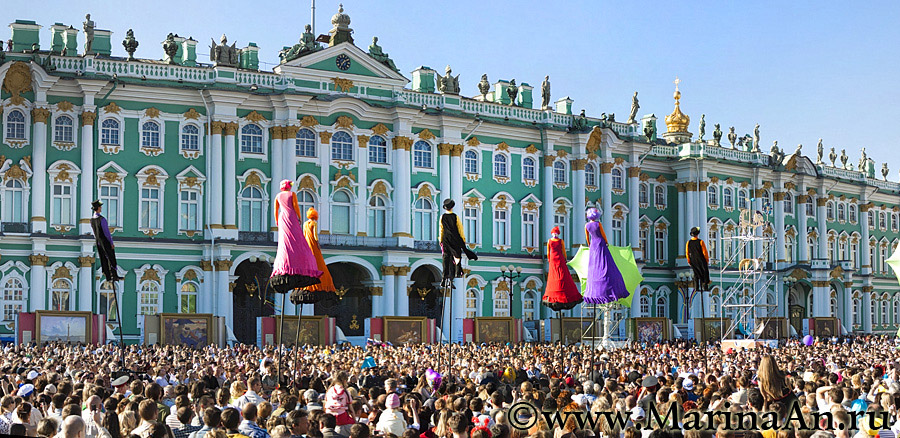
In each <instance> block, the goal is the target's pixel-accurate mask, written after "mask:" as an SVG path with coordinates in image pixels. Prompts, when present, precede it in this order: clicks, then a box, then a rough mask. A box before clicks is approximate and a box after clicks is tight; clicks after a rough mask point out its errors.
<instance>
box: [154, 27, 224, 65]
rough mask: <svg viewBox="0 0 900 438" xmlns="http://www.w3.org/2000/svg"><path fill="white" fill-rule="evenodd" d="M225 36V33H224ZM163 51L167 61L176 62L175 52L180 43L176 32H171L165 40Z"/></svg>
mask: <svg viewBox="0 0 900 438" xmlns="http://www.w3.org/2000/svg"><path fill="white" fill-rule="evenodd" d="M223 37H224V35H223ZM162 46H163V52H165V53H166V62H168V63H169V64H175V54H176V53H178V43H176V42H175V34H173V33H169V35H167V36H166V40H165V41H163V44H162Z"/></svg>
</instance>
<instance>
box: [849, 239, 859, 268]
mask: <svg viewBox="0 0 900 438" xmlns="http://www.w3.org/2000/svg"><path fill="white" fill-rule="evenodd" d="M857 266H859V241H858V240H857V237H853V238H852V239H851V240H850V267H852V268H854V269H856V267H857Z"/></svg>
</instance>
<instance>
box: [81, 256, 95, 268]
mask: <svg viewBox="0 0 900 438" xmlns="http://www.w3.org/2000/svg"><path fill="white" fill-rule="evenodd" d="M94 261H95V259H94V258H93V257H91V256H81V257H78V266H80V267H82V268H90V267H91V266H93V265H94Z"/></svg>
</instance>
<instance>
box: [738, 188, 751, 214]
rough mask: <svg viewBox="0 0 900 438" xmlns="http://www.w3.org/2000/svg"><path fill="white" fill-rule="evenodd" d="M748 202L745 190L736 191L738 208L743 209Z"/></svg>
mask: <svg viewBox="0 0 900 438" xmlns="http://www.w3.org/2000/svg"><path fill="white" fill-rule="evenodd" d="M749 204H750V198H749V197H748V196H747V191H746V190H739V191H738V209H740V210H744V209H746V208H747V206H748V205H749Z"/></svg>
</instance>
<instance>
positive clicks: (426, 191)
mask: <svg viewBox="0 0 900 438" xmlns="http://www.w3.org/2000/svg"><path fill="white" fill-rule="evenodd" d="M432 196H433V194H432V193H431V187H430V186H429V185H427V184H422V185H421V186H419V191H418V193H416V199H421V198H429V199H430V198H431V197H432Z"/></svg>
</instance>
